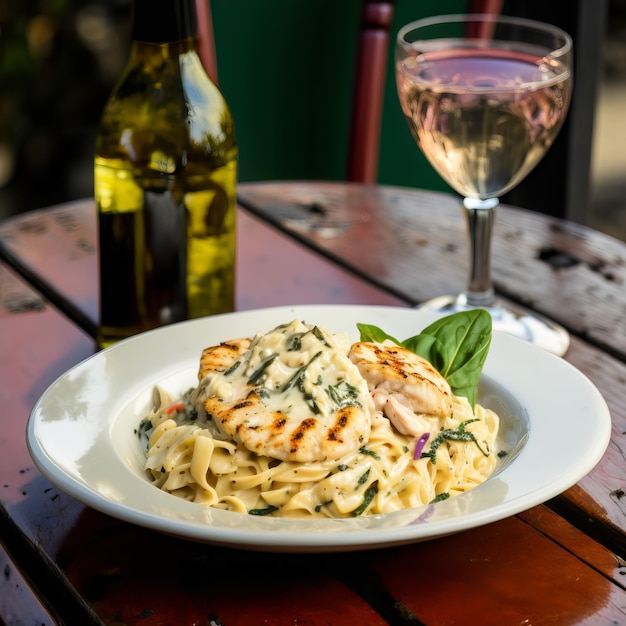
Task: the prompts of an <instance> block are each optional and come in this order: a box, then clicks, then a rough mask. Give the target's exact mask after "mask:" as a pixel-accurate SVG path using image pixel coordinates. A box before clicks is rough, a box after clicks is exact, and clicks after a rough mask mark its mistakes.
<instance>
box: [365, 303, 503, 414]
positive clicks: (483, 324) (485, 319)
mask: <svg viewBox="0 0 626 626" xmlns="http://www.w3.org/2000/svg"><path fill="white" fill-rule="evenodd" d="M357 327H358V329H359V330H360V332H361V341H376V342H379V343H382V342H383V341H384V340H385V339H391V340H392V341H393V342H394V343H396V344H397V345H400V346H402V347H404V348H406V349H407V350H411V352H415V354H417V355H419V356H421V357H423V358H424V359H426V360H427V361H428V362H430V363H431V364H432V366H433V367H434V368H435V369H437V371H439V373H440V374H441V375H442V376H443V377H444V378H445V379H446V380H447V381H448V384H449V385H450V388H451V389H452V393H454V394H455V395H457V396H464V397H466V398H467V399H468V401H469V403H470V405H471V407H472V409H473V408H474V407H475V405H476V389H477V386H478V380H479V379H480V374H481V372H482V369H483V365H484V363H485V360H486V358H487V354H488V352H489V346H490V345H491V330H492V320H491V315H490V314H489V313H488V312H487V311H485V310H484V309H471V310H469V311H460V312H458V313H452V314H451V315H447V316H445V317H442V318H440V319H438V320H437V321H435V322H434V323H432V324H431V325H430V326H428V327H427V328H424V329H423V330H422V332H421V333H419V334H418V335H415V336H414V337H410V338H409V339H405V340H404V341H398V340H396V339H394V338H393V337H392V336H391V335H388V334H387V333H385V332H384V331H383V330H381V329H380V328H377V327H376V326H371V325H368V324H357Z"/></svg>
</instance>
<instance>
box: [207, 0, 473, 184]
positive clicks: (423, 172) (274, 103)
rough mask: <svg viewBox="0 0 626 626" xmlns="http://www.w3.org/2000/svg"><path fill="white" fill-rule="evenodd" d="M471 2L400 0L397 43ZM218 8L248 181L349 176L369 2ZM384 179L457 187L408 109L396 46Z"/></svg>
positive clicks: (282, 1)
mask: <svg viewBox="0 0 626 626" xmlns="http://www.w3.org/2000/svg"><path fill="white" fill-rule="evenodd" d="M466 4H467V2H466V0H446V2H440V1H439V2H438V1H437V0H397V2H396V9H395V14H394V26H393V33H392V35H393V39H395V33H396V32H397V30H398V29H399V28H400V27H401V26H402V25H403V24H405V23H407V22H409V21H411V20H414V19H419V18H420V17H424V16H427V15H434V14H436V13H441V12H445V13H453V12H459V11H463V9H464V7H465V6H466ZM444 7H445V8H444ZM211 8H212V12H213V21H214V24H213V26H214V30H215V40H216V46H217V55H218V74H219V81H220V86H221V88H222V90H223V92H224V95H225V96H226V99H227V100H228V102H229V104H230V106H231V108H232V111H233V116H234V118H235V125H236V129H237V135H238V141H239V150H240V158H239V180H240V181H242V182H246V181H255V180H298V179H301V180H343V179H344V177H345V167H346V159H347V142H348V138H349V131H350V105H351V99H352V89H353V83H354V64H355V57H356V50H357V42H358V39H357V38H358V29H359V19H360V17H359V16H360V8H361V0H272V1H270V0H265V1H263V2H260V1H259V0H212V2H211ZM379 182H380V183H381V184H389V185H399V186H407V187H420V188H427V189H439V190H447V189H448V188H447V187H446V186H445V184H444V183H443V182H442V181H441V180H440V179H439V177H438V176H437V174H436V173H435V172H434V171H433V169H432V168H431V167H430V165H429V164H428V163H427V162H426V160H425V159H424V157H423V156H422V154H421V152H420V151H419V149H418V148H417V146H416V144H415V142H414V140H413V138H412V137H411V135H410V132H409V129H408V126H407V124H406V122H405V120H404V118H403V116H402V113H401V111H400V105H399V103H398V98H397V94H396V87H395V78H394V73H393V40H392V42H391V46H390V54H389V66H388V75H387V86H386V90H385V102H384V110H383V125H382V136H381V147H380V163H379Z"/></svg>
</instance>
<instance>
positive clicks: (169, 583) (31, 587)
mask: <svg viewBox="0 0 626 626" xmlns="http://www.w3.org/2000/svg"><path fill="white" fill-rule="evenodd" d="M305 199H306V198H305ZM240 217H241V219H240V222H239V229H240V230H239V234H240V240H239V241H240V246H239V252H240V260H239V273H238V275H239V285H238V306H239V307H240V308H253V307H257V306H268V305H273V304H287V303H294V302H298V303H313V302H329V303H332V302H337V303H341V302H343V303H359V302H361V303H364V304H365V303H377V304H397V305H402V302H401V300H398V299H395V298H393V297H391V296H389V295H387V294H385V293H384V292H381V291H380V290H378V289H376V288H374V287H372V286H371V285H369V284H367V283H366V282H364V281H362V280H360V279H357V278H355V277H354V276H352V275H351V274H349V273H347V272H346V271H345V270H343V269H341V268H340V267H338V266H337V265H336V264H333V263H329V262H328V261H326V260H325V259H323V258H321V257H320V256H319V255H317V254H315V253H313V252H311V251H310V250H307V249H305V248H304V247H303V246H302V245H300V244H297V243H295V242H294V240H293V239H292V238H289V237H286V236H285V235H282V234H280V233H278V232H277V231H276V230H274V229H273V228H270V227H268V226H267V225H266V224H265V223H263V222H261V221H259V220H258V219H256V218H253V217H250V216H249V215H246V214H245V213H241V216H240ZM49 220H52V225H50V221H49ZM59 224H65V225H67V224H73V226H72V228H71V229H67V228H63V227H61V228H59ZM20 228H23V230H21V231H20ZM94 228H95V220H94V216H93V207H91V205H90V204H89V203H86V204H85V203H78V204H74V205H72V206H65V207H60V208H58V209H55V210H53V211H51V212H46V213H44V214H41V215H39V216H38V215H36V214H32V215H30V216H28V217H23V218H20V220H19V228H18V229H17V231H16V230H15V225H14V224H9V225H6V224H5V225H0V238H2V240H3V241H4V242H5V243H7V241H8V242H9V243H10V245H12V246H14V249H19V250H20V256H21V257H23V258H24V259H26V261H27V262H30V263H33V264H35V265H37V266H38V268H39V270H40V271H41V272H43V273H44V274H45V275H46V277H47V278H48V279H49V280H50V281H51V282H53V283H55V284H56V285H57V286H58V287H63V288H64V289H65V290H66V293H67V294H68V296H69V297H71V298H72V299H74V300H76V301H77V302H79V303H80V306H81V307H83V308H84V310H85V311H86V312H87V313H88V314H89V315H91V316H92V317H93V316H95V311H96V310H97V300H96V282H95V281H96V275H95V270H96V266H95V261H94V257H93V255H92V254H85V253H84V252H85V250H89V249H91V248H90V246H89V245H88V244H89V242H93V241H94V234H95V231H94ZM37 233H39V234H37ZM33 237H40V239H38V240H37V241H38V244H37V245H35V244H33V241H34V240H33ZM9 240H10V241H9ZM49 240H53V241H52V242H50V241H49ZM25 242H30V243H29V244H28V245H25ZM46 242H47V243H46ZM77 242H78V243H77ZM48 244H49V245H50V246H52V247H47V246H48ZM444 269H445V268H444ZM441 273H442V274H445V271H443V270H442V272H441ZM92 351H93V342H92V340H91V338H90V337H89V336H88V335H86V334H85V333H84V332H83V331H81V330H79V329H78V328H77V327H76V326H75V325H74V324H72V323H71V322H70V321H68V320H67V318H66V317H65V316H63V315H61V314H60V313H58V312H57V311H56V310H55V309H54V308H53V307H51V306H50V305H48V304H47V303H46V302H45V301H44V300H43V299H42V298H41V297H40V296H39V295H38V294H37V293H36V292H34V291H33V290H32V289H31V288H30V287H29V286H28V285H27V284H26V283H24V282H23V281H22V280H21V279H19V278H17V276H16V275H15V274H14V273H13V272H12V271H11V270H10V269H8V268H7V267H6V266H5V265H2V264H0V406H2V407H3V409H4V411H3V422H2V424H3V429H2V436H0V455H1V456H0V458H2V459H3V462H2V464H0V494H1V498H0V502H1V505H2V506H1V507H0V510H1V512H2V516H1V518H0V528H1V529H2V532H1V533H0V534H1V536H2V541H3V542H4V543H6V550H7V552H8V556H7V555H5V554H2V553H0V564H2V565H3V567H4V573H5V575H4V578H0V617H2V618H3V619H5V620H6V619H7V618H8V617H11V616H15V615H18V616H19V619H20V620H21V623H41V624H44V623H45V624H47V623H53V622H52V617H49V616H54V617H58V616H59V615H61V616H68V615H69V616H73V618H72V619H73V620H74V621H72V619H69V621H68V622H67V623H70V624H71V623H80V624H81V626H82V625H84V624H90V623H105V624H138V625H139V624H141V625H149V624H173V625H178V624H206V625H209V624H213V625H216V624H224V625H229V626H230V625H234V624H246V625H247V624H272V625H277V626H280V625H283V624H285V625H287V624H289V625H292V624H306V625H309V624H312V625H315V624H320V625H321V624H335V625H338V626H340V625H341V624H348V623H351V624H356V623H358V624H372V625H376V624H400V623H411V622H413V623H423V624H428V625H429V626H430V625H435V624H437V625H438V624H442V625H443V624H478V623H480V624H481V625H489V624H494V625H495V624H497V625H498V626H500V625H502V624H515V625H516V626H517V624H528V625H530V624H535V625H536V624H542V625H543V624H546V625H559V626H561V625H565V624H568V625H581V624H585V625H587V624H588V625H589V626H591V625H595V624H620V623H626V591H625V590H624V587H625V582H626V567H625V565H626V562H625V561H624V560H623V559H624V558H626V555H625V554H624V550H625V548H624V545H625V544H624V543H622V550H621V552H620V551H619V550H615V549H614V548H612V549H609V548H607V547H606V545H603V537H602V536H599V537H596V536H594V535H593V533H592V532H591V529H590V528H587V527H585V526H584V525H583V529H582V530H581V529H580V528H576V527H575V526H574V525H572V524H571V523H569V522H568V521H566V520H565V519H564V518H563V517H562V516H561V515H557V514H556V513H555V512H554V511H552V510H550V509H548V508H547V507H545V506H540V507H535V508H534V509H531V510H530V511H527V512H525V513H524V514H522V515H519V516H517V517H513V518H509V519H506V520H503V521H501V522H498V523H495V524H491V525H489V526H485V527H483V528H478V529H475V530H472V531H468V532H465V533H461V534H459V535H455V536H451V537H447V538H443V539H439V540H436V541H430V542H426V543H423V544H416V545H413V546H409V547H404V548H394V549H390V550H387V549H385V550H378V551H373V552H367V551H366V552H361V553H351V554H338V555H316V554H310V555H269V554H263V553H248V552H245V551H235V550H228V549H217V548H214V547H211V546H204V545H197V544H194V543H189V542H185V541H182V540H180V539H175V538H170V537H166V536H163V535H160V534H157V533H154V532H152V531H148V530H145V529H143V528H139V527H136V526H133V525H130V524H126V523H122V522H119V521H117V520H115V519H112V518H109V517H107V516H105V515H102V514H100V513H97V512H96V511H93V510H91V509H89V508H86V507H84V506H83V505H82V504H80V503H78V502H76V501H75V500H73V499H72V498H70V497H69V496H66V495H65V494H63V493H61V492H59V491H58V490H57V489H56V488H55V487H53V486H52V485H50V484H49V483H48V482H47V481H46V480H45V479H43V478H42V477H41V476H40V475H39V474H38V472H37V471H36V470H35V469H34V467H33V464H32V461H31V460H30V457H29V455H28V451H27V449H26V444H25V440H24V429H25V424H26V420H27V417H28V413H29V411H30V408H31V407H32V405H33V404H34V402H35V401H36V399H37V398H38V397H39V395H40V394H41V393H42V392H43V391H44V389H45V388H46V387H47V386H48V385H49V384H50V383H51V382H52V381H53V380H54V379H55V378H56V377H57V376H58V375H60V374H61V373H62V372H64V371H65V370H66V369H68V368H69V367H71V366H72V365H73V364H75V363H77V362H78V361H80V360H81V359H82V358H85V357H86V356H88V355H89V354H91V353H92ZM567 358H568V359H570V360H572V362H573V363H575V364H576V365H577V366H579V367H580V366H581V365H582V366H584V367H586V368H587V370H588V372H589V373H591V374H595V382H596V384H599V383H602V387H601V390H602V391H603V392H604V393H605V395H606V397H607V400H608V401H609V404H610V405H611V408H612V411H613V413H614V415H616V416H617V417H616V428H615V432H614V441H613V442H612V444H611V449H612V450H613V451H615V450H617V451H619V450H621V449H622V448H621V446H622V443H623V437H624V434H623V433H624V431H625V430H626V428H624V427H623V423H622V422H619V420H621V419H623V417H624V413H625V412H626V398H625V397H624V392H623V391H622V388H623V387H624V385H623V382H622V381H623V380H624V379H626V373H625V372H624V369H623V365H622V362H621V360H619V359H617V358H615V357H614V356H610V355H608V354H607V353H606V352H605V351H603V350H600V349H598V348H594V347H593V346H591V345H589V344H587V343H586V342H585V341H583V340H582V339H578V338H575V341H574V343H573V346H572V349H571V350H570V353H569V354H568V356H567ZM599 386H600V385H599ZM608 459H609V460H608V463H606V462H604V463H601V464H600V465H599V466H598V468H596V470H594V471H593V472H592V474H591V475H590V477H588V478H589V481H587V482H584V483H583V482H581V484H580V485H578V486H577V487H576V488H575V489H573V490H570V492H571V493H569V494H568V500H567V502H568V503H569V504H570V505H571V507H572V508H575V509H577V510H579V511H582V513H583V515H585V516H586V515H587V514H588V513H587V512H588V511H590V512H591V513H589V514H590V515H593V516H594V518H593V519H594V520H595V521H594V522H593V524H591V525H590V526H591V527H592V528H596V530H602V529H603V528H604V527H605V526H607V525H609V526H613V527H614V529H615V533H616V535H615V536H619V537H621V538H622V539H623V538H624V528H625V523H624V521H623V520H624V517H623V516H622V520H621V521H620V519H619V517H618V516H617V513H616V512H619V511H620V510H621V509H619V508H617V509H614V510H607V508H606V504H607V502H603V501H602V499H601V495H602V494H601V493H596V491H595V490H601V489H604V490H606V489H619V488H620V486H623V480H624V475H625V473H626V472H625V470H626V467H625V465H624V460H623V459H624V457H623V456H622V457H621V459H620V458H619V455H618V454H615V453H613V454H610V455H609V457H608ZM611 497H614V498H615V500H616V504H618V505H619V506H623V504H622V502H623V500H622V499H621V498H618V496H617V495H615V496H611ZM609 503H610V501H609ZM583 531H588V532H583ZM620 533H621V534H620ZM611 545H612V544H611ZM16 563H19V564H20V566H21V567H23V568H24V578H20V577H19V576H18V575H17V571H16V569H15V568H16ZM77 607H78V609H80V611H81V612H82V614H81V617H80V621H78V622H77V621H76V619H77V617H76V616H77V615H78V614H77V613H76V610H77ZM14 623H19V622H14Z"/></svg>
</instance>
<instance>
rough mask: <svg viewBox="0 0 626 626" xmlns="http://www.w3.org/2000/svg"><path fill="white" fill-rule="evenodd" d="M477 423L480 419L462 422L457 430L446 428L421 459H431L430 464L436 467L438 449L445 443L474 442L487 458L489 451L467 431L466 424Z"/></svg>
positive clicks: (423, 453)
mask: <svg viewBox="0 0 626 626" xmlns="http://www.w3.org/2000/svg"><path fill="white" fill-rule="evenodd" d="M477 421H478V419H472V420H466V421H464V422H461V424H459V427H458V428H456V429H455V428H446V429H445V430H442V431H440V433H439V434H438V435H437V436H436V437H435V439H434V440H433V442H432V443H431V444H430V449H429V450H428V452H422V454H421V456H420V458H425V457H429V458H430V462H431V463H432V464H433V465H435V463H436V462H437V448H439V446H440V445H441V444H442V443H443V442H444V441H464V442H466V443H470V442H473V443H475V444H476V446H477V447H478V449H479V450H480V451H481V452H482V453H483V454H484V455H485V456H489V452H488V451H487V452H485V450H483V449H482V448H481V447H480V444H479V443H478V441H477V440H476V437H474V434H473V433H468V432H467V431H466V430H465V424H470V423H471V422H477Z"/></svg>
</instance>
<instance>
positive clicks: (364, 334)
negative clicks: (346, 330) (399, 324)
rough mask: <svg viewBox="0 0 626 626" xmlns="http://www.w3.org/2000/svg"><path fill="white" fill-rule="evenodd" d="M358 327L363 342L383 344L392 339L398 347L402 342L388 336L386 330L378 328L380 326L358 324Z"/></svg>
mask: <svg viewBox="0 0 626 626" xmlns="http://www.w3.org/2000/svg"><path fill="white" fill-rule="evenodd" d="M356 327H357V328H358V329H359V332H360V333H361V341H370V342H375V343H383V342H384V341H385V339H390V340H391V341H393V342H394V343H395V344H396V345H398V346H399V345H400V342H399V341H398V340H397V339H395V338H394V337H392V336H391V335H388V334H387V333H386V332H385V331H384V330H381V329H380V328H378V326H372V325H371V324H357V325H356Z"/></svg>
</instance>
